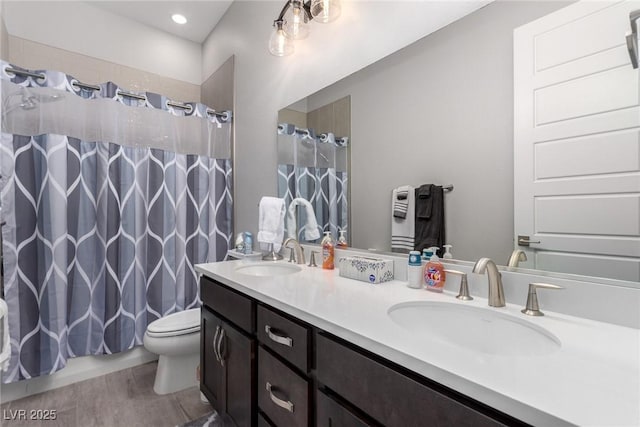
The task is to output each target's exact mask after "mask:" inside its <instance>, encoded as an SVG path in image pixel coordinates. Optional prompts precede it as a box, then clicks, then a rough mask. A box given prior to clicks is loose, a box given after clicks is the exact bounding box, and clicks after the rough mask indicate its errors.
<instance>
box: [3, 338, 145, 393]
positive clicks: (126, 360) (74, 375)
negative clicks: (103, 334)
mask: <svg viewBox="0 0 640 427" xmlns="http://www.w3.org/2000/svg"><path fill="white" fill-rule="evenodd" d="M153 360H158V355H157V354H153V353H150V352H148V351H147V350H146V349H145V348H144V347H142V346H140V347H136V348H133V349H131V350H129V351H126V352H123V353H117V354H105V355H100V356H84V357H76V358H74V359H69V360H68V362H67V366H66V367H65V368H64V369H62V370H60V371H58V372H56V373H55V374H52V375H44V376H42V377H37V378H32V379H29V380H23V381H18V382H16V383H11V384H0V403H6V402H11V401H13V400H17V399H21V398H23V397H27V396H31V395H33V394H38V393H42V392H45V391H48V390H53V389H56V388H59V387H64V386H66V385H69V384H73V383H76V382H80V381H84V380H88V379H89V378H94V377H99V376H101V375H105V374H108V373H111V372H115V371H120V370H122V369H127V368H131V367H133V366H137V365H142V364H144V363H147V362H151V361H153Z"/></svg>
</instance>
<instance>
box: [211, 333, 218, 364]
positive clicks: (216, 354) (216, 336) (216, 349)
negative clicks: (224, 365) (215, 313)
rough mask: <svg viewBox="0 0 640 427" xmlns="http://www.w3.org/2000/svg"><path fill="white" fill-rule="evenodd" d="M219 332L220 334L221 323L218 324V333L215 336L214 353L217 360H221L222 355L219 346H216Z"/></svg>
mask: <svg viewBox="0 0 640 427" xmlns="http://www.w3.org/2000/svg"><path fill="white" fill-rule="evenodd" d="M218 334H220V325H218V326H216V333H215V335H214V336H213V343H212V344H213V354H215V356H216V360H217V361H218V362H219V361H220V355H219V354H218V347H217V346H216V341H217V340H218Z"/></svg>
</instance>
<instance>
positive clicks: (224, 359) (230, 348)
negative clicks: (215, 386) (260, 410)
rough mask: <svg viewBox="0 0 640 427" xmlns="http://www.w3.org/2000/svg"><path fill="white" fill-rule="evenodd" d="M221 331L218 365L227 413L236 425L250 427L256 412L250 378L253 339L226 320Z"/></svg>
mask: <svg viewBox="0 0 640 427" xmlns="http://www.w3.org/2000/svg"><path fill="white" fill-rule="evenodd" d="M220 334H221V338H219V341H220V346H219V353H220V356H221V361H220V365H221V366H222V367H223V368H224V371H225V375H224V376H225V379H226V384H225V386H226V390H225V392H224V396H225V399H226V403H225V408H226V413H227V415H228V416H229V417H231V418H232V419H233V421H234V422H235V424H236V426H237V427H245V426H246V427H250V426H252V425H255V419H256V413H257V404H256V399H255V396H256V392H255V386H254V382H253V381H252V378H254V375H255V372H256V362H255V355H256V340H255V339H252V338H250V337H248V336H246V335H244V334H243V333H241V332H240V331H239V330H238V329H236V328H235V327H233V326H231V325H230V324H228V323H225V324H224V325H223V327H222V329H221V332H220ZM214 361H215V359H214Z"/></svg>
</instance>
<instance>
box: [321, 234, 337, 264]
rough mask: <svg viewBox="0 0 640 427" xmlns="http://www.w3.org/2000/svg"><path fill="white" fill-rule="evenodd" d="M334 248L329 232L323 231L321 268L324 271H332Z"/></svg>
mask: <svg viewBox="0 0 640 427" xmlns="http://www.w3.org/2000/svg"><path fill="white" fill-rule="evenodd" d="M335 246H336V245H335V244H334V243H333V237H331V232H330V231H325V232H324V238H323V239H322V268H324V269H325V270H333V267H334V265H333V257H334V253H335Z"/></svg>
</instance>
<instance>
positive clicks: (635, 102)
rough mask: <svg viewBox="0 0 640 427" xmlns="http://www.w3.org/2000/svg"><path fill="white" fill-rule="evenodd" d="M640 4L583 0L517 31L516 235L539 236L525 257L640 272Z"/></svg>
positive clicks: (621, 273) (548, 265)
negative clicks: (633, 43) (637, 27)
mask: <svg viewBox="0 0 640 427" xmlns="http://www.w3.org/2000/svg"><path fill="white" fill-rule="evenodd" d="M636 9H640V1H631V0H628V1H620V2H588V1H581V2H578V3H574V4H572V5H570V6H568V7H566V8H564V9H561V10H559V11H557V12H555V13H552V14H550V15H547V16H545V17H543V18H541V19H538V20H536V21H534V22H532V23H529V24H527V25H524V26H522V27H520V28H518V29H516V30H515V31H514V188H515V194H514V212H515V218H514V222H515V230H514V231H515V233H514V241H517V236H518V235H524V236H529V239H530V240H532V241H539V242H540V243H539V244H532V245H531V246H530V247H521V248H520V249H523V250H525V251H526V252H527V258H528V260H529V261H528V262H527V263H525V264H524V266H527V267H534V268H539V269H544V270H551V271H563V272H569V273H578V274H587V275H596V276H604V277H613V276H615V277H616V278H619V279H623V280H631V281H640V269H638V268H637V266H638V265H639V264H640V156H639V153H640V142H639V138H638V135H639V133H640V92H639V86H640V85H639V84H638V82H639V79H640V77H639V75H638V70H635V69H633V68H632V67H631V64H630V60H629V58H628V55H626V46H625V34H626V32H627V31H628V29H629V13H630V12H631V11H633V10H636ZM594 29H597V30H594ZM516 247H517V246H516ZM607 263H610V264H608V265H609V268H603V267H604V266H605V265H607ZM612 269H615V270H616V271H615V272H611V270H612Z"/></svg>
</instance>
